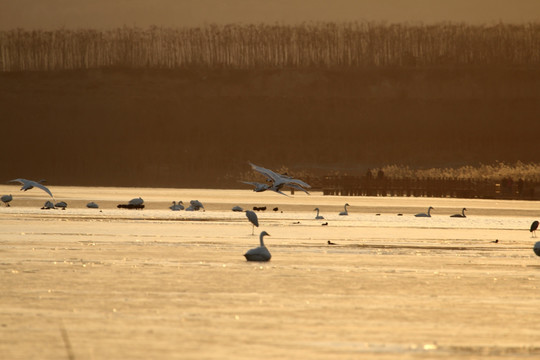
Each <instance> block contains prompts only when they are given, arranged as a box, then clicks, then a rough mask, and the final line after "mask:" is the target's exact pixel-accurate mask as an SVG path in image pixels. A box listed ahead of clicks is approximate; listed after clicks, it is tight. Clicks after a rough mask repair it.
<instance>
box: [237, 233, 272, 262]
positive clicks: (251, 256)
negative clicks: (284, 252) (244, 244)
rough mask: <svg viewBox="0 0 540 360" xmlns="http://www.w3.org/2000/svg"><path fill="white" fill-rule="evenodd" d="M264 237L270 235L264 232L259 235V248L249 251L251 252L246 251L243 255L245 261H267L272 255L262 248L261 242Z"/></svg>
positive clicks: (262, 243) (264, 247)
mask: <svg viewBox="0 0 540 360" xmlns="http://www.w3.org/2000/svg"><path fill="white" fill-rule="evenodd" d="M265 235H268V236H270V234H269V233H267V232H266V231H263V232H261V235H259V240H260V242H261V246H259V247H256V248H254V249H251V250H248V252H246V253H245V254H244V256H245V257H246V260H247V261H268V260H270V258H271V257H272V255H271V254H270V251H268V249H267V248H266V246H264V242H263V237H264V236H265Z"/></svg>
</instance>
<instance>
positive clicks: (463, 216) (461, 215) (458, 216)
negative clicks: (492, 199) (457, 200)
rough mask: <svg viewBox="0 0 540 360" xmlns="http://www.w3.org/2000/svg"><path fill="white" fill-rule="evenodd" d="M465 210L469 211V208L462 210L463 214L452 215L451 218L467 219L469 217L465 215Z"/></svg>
mask: <svg viewBox="0 0 540 360" xmlns="http://www.w3.org/2000/svg"><path fill="white" fill-rule="evenodd" d="M465 210H467V208H463V209H461V214H454V215H450V217H455V218H465V217H467V216H466V215H465Z"/></svg>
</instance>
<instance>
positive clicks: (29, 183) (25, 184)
mask: <svg viewBox="0 0 540 360" xmlns="http://www.w3.org/2000/svg"><path fill="white" fill-rule="evenodd" d="M44 181H45V180H39V182H37V181H34V180H27V179H20V178H19V179H14V180H9V181H8V182H18V183H20V184H22V187H21V191H27V190H30V189H33V188H34V187H37V188H39V189H41V190H43V191H45V192H46V193H47V194H49V195H50V196H51V197H52V198H53V199H54V196H53V194H52V192H51V190H49V189H47V187H46V186H45V185H42V184H41V183H42V182H44Z"/></svg>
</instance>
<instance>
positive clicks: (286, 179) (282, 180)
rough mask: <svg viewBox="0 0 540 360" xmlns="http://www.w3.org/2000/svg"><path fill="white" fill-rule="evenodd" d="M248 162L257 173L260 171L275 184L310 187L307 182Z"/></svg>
mask: <svg viewBox="0 0 540 360" xmlns="http://www.w3.org/2000/svg"><path fill="white" fill-rule="evenodd" d="M249 164H250V165H251V168H252V169H253V170H255V171H257V172H258V173H260V174H262V175H264V176H266V177H267V178H269V179H270V180H272V181H273V182H274V183H276V184H289V183H293V184H296V185H300V186H303V187H307V188H311V186H310V185H309V184H307V183H305V182H303V181H302V180H298V179H294V178H293V177H291V176H288V175H281V174H277V173H275V172H273V171H272V170H269V169H266V168H263V167H262V166H257V165H255V164H253V163H249Z"/></svg>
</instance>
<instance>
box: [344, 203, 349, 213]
mask: <svg viewBox="0 0 540 360" xmlns="http://www.w3.org/2000/svg"><path fill="white" fill-rule="evenodd" d="M347 205H348V204H345V206H344V208H345V212H347Z"/></svg>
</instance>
